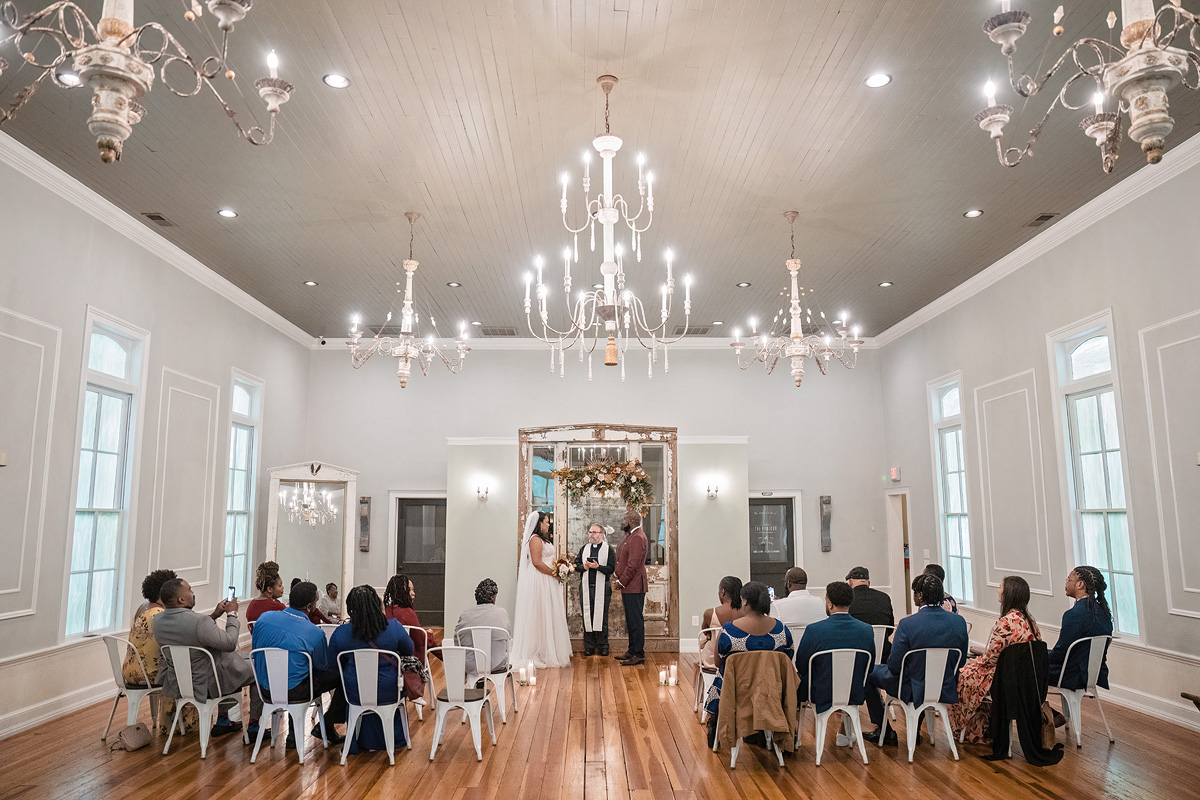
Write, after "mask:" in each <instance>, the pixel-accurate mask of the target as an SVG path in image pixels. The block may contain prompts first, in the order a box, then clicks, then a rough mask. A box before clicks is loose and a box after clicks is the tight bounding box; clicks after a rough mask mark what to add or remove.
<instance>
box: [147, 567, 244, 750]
mask: <svg viewBox="0 0 1200 800" xmlns="http://www.w3.org/2000/svg"><path fill="white" fill-rule="evenodd" d="M159 599H160V600H161V601H162V604H163V605H164V606H165V607H166V608H165V610H164V611H163V612H162V613H160V614H159V615H158V616H156V617H155V618H154V622H153V626H154V638H155V639H156V640H157V641H158V644H159V646H160V647H165V646H167V645H190V646H192V647H203V648H206V649H207V650H208V651H209V652H210V653H212V656H213V660H214V661H215V662H216V665H217V674H216V678H217V680H219V681H220V692H222V693H224V694H233V693H235V692H237V691H238V690H239V689H241V688H242V687H243V686H249V685H251V684H253V683H254V668H253V667H252V666H251V664H250V661H249V660H248V659H247V658H246V657H245V656H243V655H240V654H239V653H237V652H235V651H236V650H237V646H238V634H239V632H240V623H239V621H238V601H237V600H236V599H234V600H222V601H221V602H220V603H217V607H216V608H215V609H213V612H212V613H211V614H198V613H196V612H195V611H193V610H192V609H193V608H195V606H196V595H195V594H194V593H193V592H192V587H191V585H190V584H189V583H188V582H187V581H185V580H183V579H181V578H176V579H174V580H170V581H167V582H166V583H164V584H163V585H162V589H160V590H159ZM222 614H224V615H225V630H221V628H220V627H218V626H217V618H218V617H220V616H221V615H222ZM164 664H165V675H164V677H163V682H162V686H163V694H165V695H166V696H167V697H174V698H178V697H179V682H178V680H177V678H176V676H175V665H174V664H173V663H172V662H171V660H170V659H169V658H164ZM217 680H214V679H213V674H212V668H211V665H210V662H209V660H208V659H207V658H205V657H204V656H203V655H201V654H200V653H195V652H193V653H192V688H193V689H194V690H195V693H196V698H197V699H198V700H205V699H212V698H214V697H217V696H218V691H217ZM250 694H251V700H252V701H253V700H255V699H256V698H255V695H256V692H255V691H253V690H251V692H250ZM251 705H252V707H251V709H250V715H251V717H254V718H257V716H258V715H257V714H256V713H254V712H255V709H254V707H253V706H254V705H258V706H259V708H261V705H260V704H256V703H253V702H252V704H251ZM241 729H242V709H241V703H233V704H232V705H230V706H226V707H224V708H222V709H220V710H219V711H218V715H217V723H216V724H215V725H213V728H212V735H213V736H223V735H225V734H227V733H236V732H237V731H240V730H241Z"/></svg>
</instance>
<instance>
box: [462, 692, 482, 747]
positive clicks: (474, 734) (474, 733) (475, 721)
mask: <svg viewBox="0 0 1200 800" xmlns="http://www.w3.org/2000/svg"><path fill="white" fill-rule="evenodd" d="M472 710H473V711H474V712H475V713H474V714H467V713H466V709H463V712H464V716H467V717H470V720H471V741H472V742H474V744H475V760H476V761H483V746H482V745H481V743H480V738H481V736H480V730H479V727H480V720H479V715H480V712H482V711H483V704H482V703H480V704H479V705H477V706H475V708H473V709H472Z"/></svg>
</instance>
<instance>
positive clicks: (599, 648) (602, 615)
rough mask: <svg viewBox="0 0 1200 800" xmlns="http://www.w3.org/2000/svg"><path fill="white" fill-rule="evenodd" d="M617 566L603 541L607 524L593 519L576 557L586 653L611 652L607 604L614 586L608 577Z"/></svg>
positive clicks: (613, 555)
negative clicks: (609, 647) (579, 573)
mask: <svg viewBox="0 0 1200 800" xmlns="http://www.w3.org/2000/svg"><path fill="white" fill-rule="evenodd" d="M616 569H617V554H616V553H614V552H613V550H612V548H611V547H609V546H608V542H606V541H604V527H603V526H602V525H600V523H598V522H593V523H592V524H591V526H589V527H588V540H587V544H585V545H584V546H583V547H581V548H579V554H578V555H577V556H575V571H576V572H581V573H583V575H582V576H581V577H580V579H579V607H580V609H581V610H582V611H583V654H584V655H585V656H594V655H596V654H597V653H599V654H600V655H602V656H606V655H608V603H609V600H611V599H612V587H611V586H610V585H609V583H608V576H609V575H612V574H613V572H614V571H615V570H616Z"/></svg>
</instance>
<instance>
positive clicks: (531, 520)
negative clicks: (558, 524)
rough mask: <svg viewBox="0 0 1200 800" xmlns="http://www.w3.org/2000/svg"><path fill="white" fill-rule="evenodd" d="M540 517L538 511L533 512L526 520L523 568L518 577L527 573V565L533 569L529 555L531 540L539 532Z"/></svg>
mask: <svg viewBox="0 0 1200 800" xmlns="http://www.w3.org/2000/svg"><path fill="white" fill-rule="evenodd" d="M540 516H541V515H540V514H539V513H538V512H537V511H532V512H530V514H529V516H528V517H527V518H526V519H525V535H524V536H522V537H521V566H520V569H519V571H518V572H517V577H520V576H521V575H522V574H524V573H525V566H526V565H528V566H529V568H530V569H532V568H533V558H532V557H531V556H530V555H529V540H530V539H531V538H533V533H534V531H536V530H537V526H538V519H539V518H540Z"/></svg>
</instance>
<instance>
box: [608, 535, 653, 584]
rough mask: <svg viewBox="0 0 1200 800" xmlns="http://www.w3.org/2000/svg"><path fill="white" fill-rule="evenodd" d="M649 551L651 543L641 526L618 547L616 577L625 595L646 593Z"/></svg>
mask: <svg viewBox="0 0 1200 800" xmlns="http://www.w3.org/2000/svg"><path fill="white" fill-rule="evenodd" d="M649 549H650V542H649V541H648V540H647V539H646V532H645V531H644V530H642V527H641V526H640V525H639V526H638V527H636V528H634V529H633V530H631V531H630V532H629V533H627V534H625V538H624V539H622V540H621V544H620V545H618V547H617V573H616V576H617V580H619V581H620V582H621V591H622V592H624V593H625V594H645V593H646V589H647V585H648V584H647V582H646V553H647V551H649Z"/></svg>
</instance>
